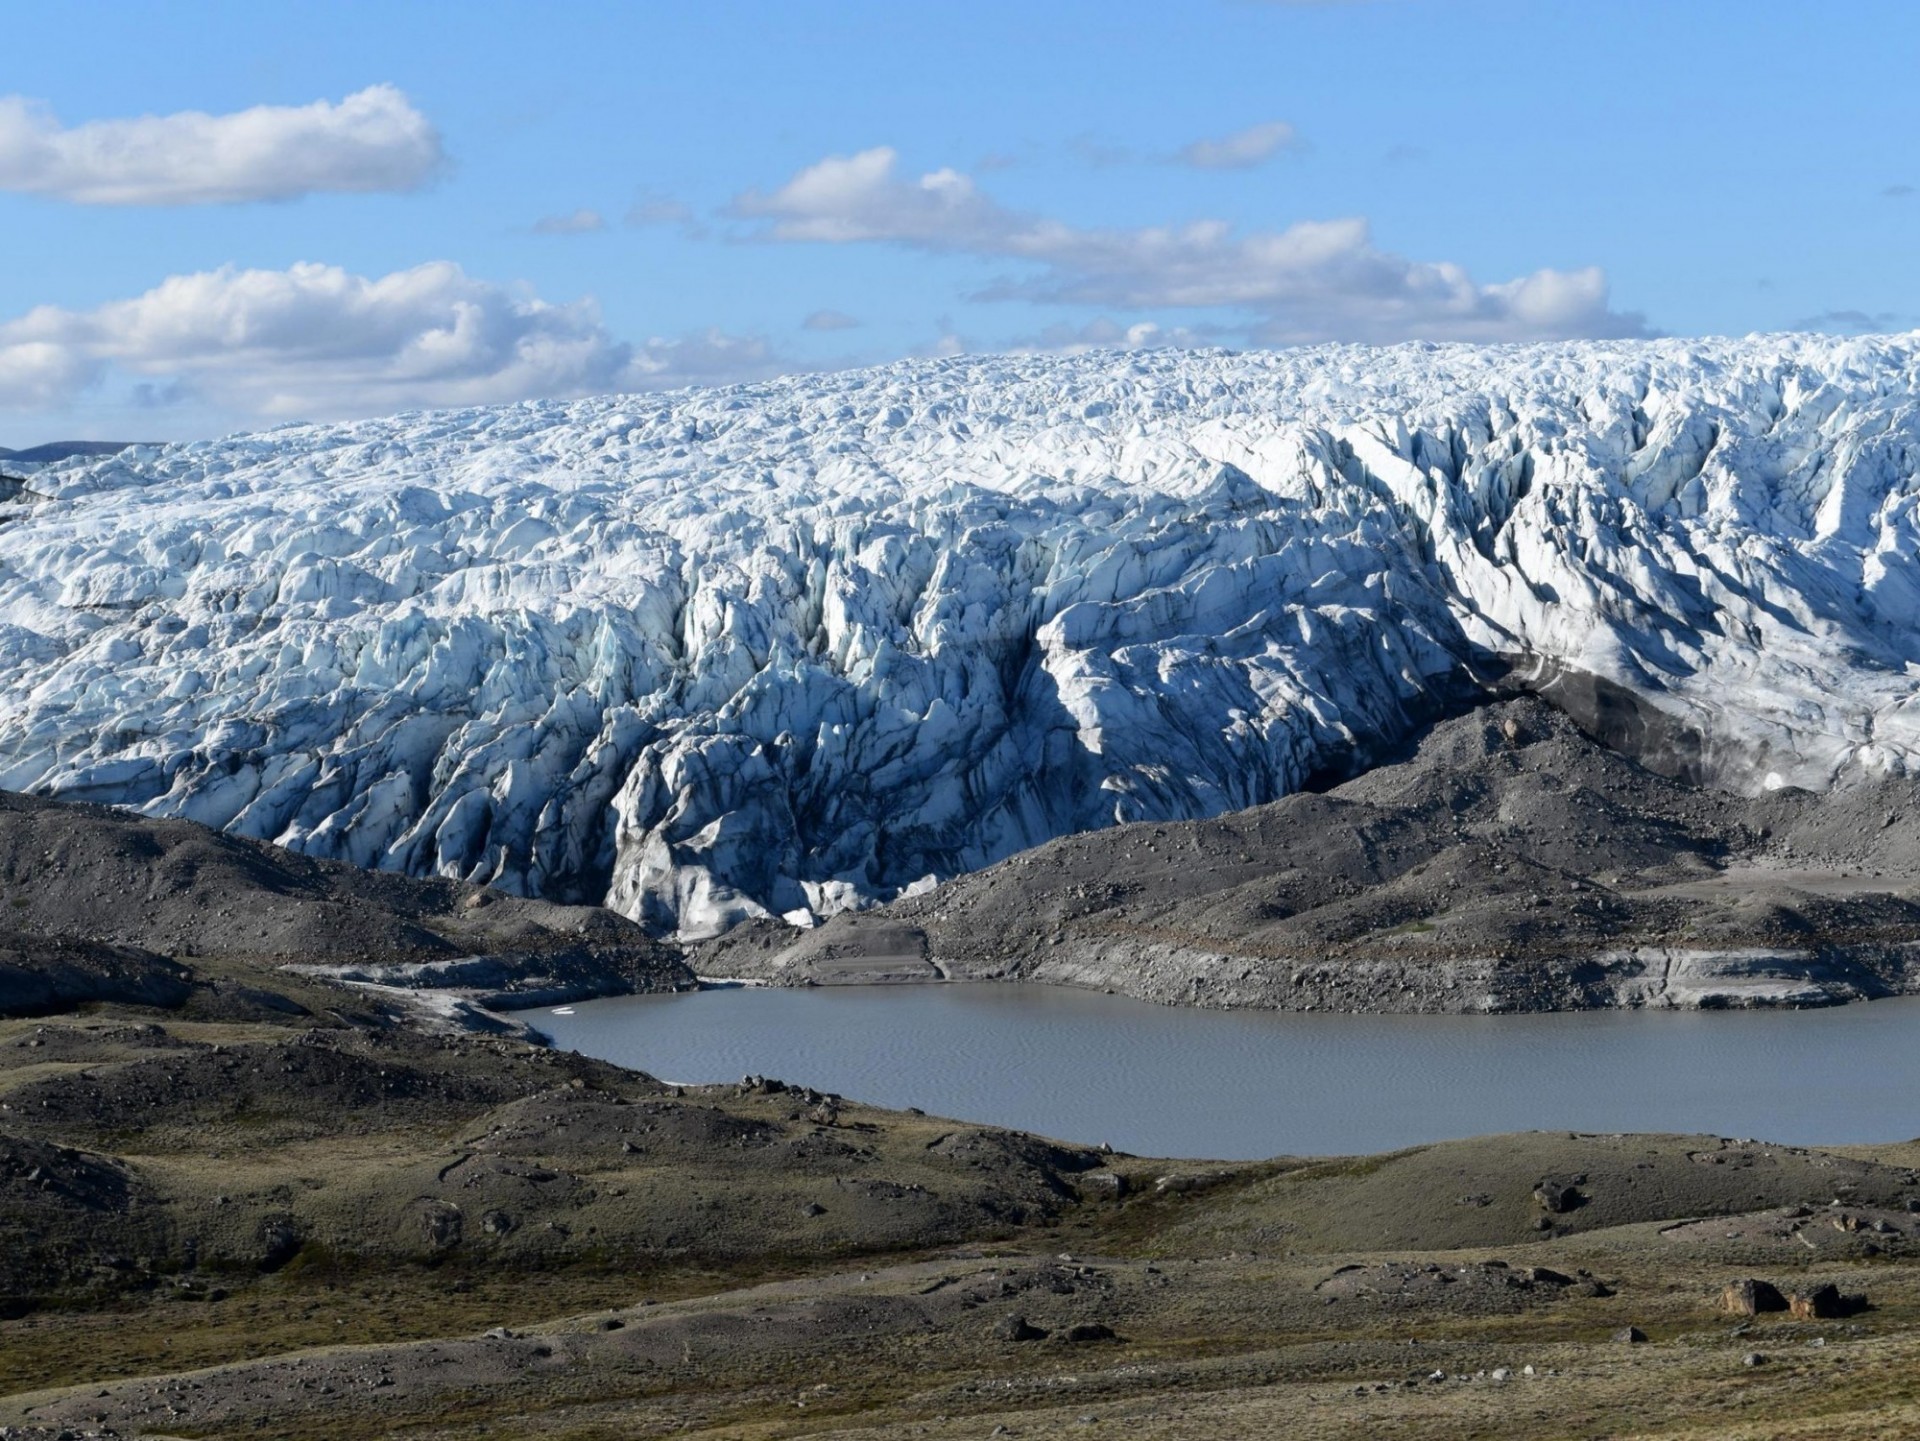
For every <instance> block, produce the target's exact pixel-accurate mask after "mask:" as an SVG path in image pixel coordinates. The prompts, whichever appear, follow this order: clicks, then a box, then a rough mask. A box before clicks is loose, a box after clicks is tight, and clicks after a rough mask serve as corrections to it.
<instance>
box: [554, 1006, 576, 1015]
mask: <svg viewBox="0 0 1920 1441" xmlns="http://www.w3.org/2000/svg"><path fill="white" fill-rule="evenodd" d="M553 1014H554V1015H556V1016H571V1015H572V1014H573V1007H572V1006H555V1007H554V1008H553Z"/></svg>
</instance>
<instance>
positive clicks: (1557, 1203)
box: [1533, 1176, 1587, 1216]
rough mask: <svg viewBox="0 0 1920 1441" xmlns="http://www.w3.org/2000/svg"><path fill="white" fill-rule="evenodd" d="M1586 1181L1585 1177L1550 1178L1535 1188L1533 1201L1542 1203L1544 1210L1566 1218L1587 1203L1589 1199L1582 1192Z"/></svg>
mask: <svg viewBox="0 0 1920 1441" xmlns="http://www.w3.org/2000/svg"><path fill="white" fill-rule="evenodd" d="M1586 1179H1587V1178H1586V1177H1585V1176H1575V1177H1573V1178H1572V1179H1571V1180H1560V1179H1556V1178H1554V1177H1548V1178H1547V1179H1546V1180H1544V1181H1542V1182H1541V1183H1540V1184H1539V1185H1537V1186H1535V1187H1534V1188H1533V1199H1534V1200H1535V1201H1537V1202H1539V1203H1540V1206H1541V1208H1542V1209H1543V1210H1546V1211H1549V1212H1551V1213H1552V1214H1553V1215H1556V1216H1564V1215H1565V1214H1566V1213H1567V1212H1569V1211H1574V1210H1578V1209H1579V1208H1580V1207H1581V1206H1584V1205H1585V1204H1586V1203H1587V1198H1586V1197H1585V1196H1584V1195H1583V1194H1581V1191H1580V1187H1581V1186H1582V1185H1584V1184H1585V1183H1586Z"/></svg>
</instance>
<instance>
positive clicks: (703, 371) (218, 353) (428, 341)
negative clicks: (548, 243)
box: [0, 261, 778, 418]
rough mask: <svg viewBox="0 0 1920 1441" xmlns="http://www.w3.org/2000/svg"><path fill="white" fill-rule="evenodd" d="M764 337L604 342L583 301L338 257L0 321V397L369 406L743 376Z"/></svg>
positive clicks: (264, 410) (290, 412) (262, 412)
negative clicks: (361, 266) (109, 392)
mask: <svg viewBox="0 0 1920 1441" xmlns="http://www.w3.org/2000/svg"><path fill="white" fill-rule="evenodd" d="M777 364H778V362H777V359H776V357H774V356H773V355H772V353H771V352H770V350H769V349H768V346H767V344H766V342H765V341H764V340H761V339H758V338H755V337H742V336H728V335H724V334H722V333H720V332H719V331H705V332H701V333H698V334H695V335H691V336H686V337H679V338H659V339H653V340H648V341H646V342H644V343H642V344H640V345H630V344H627V343H625V342H622V341H619V340H616V339H615V338H614V337H613V336H612V335H611V334H609V333H608V331H607V329H606V327H605V326H604V325H603V324H602V322H601V319H600V315H599V311H598V309H597V308H596V307H595V306H594V304H593V303H592V302H591V301H586V300H582V301H576V302H573V303H571V304H566V305H554V304H549V303H548V302H546V301H543V300H540V299H539V298H538V297H536V296H533V295H530V294H527V293H524V292H522V291H518V290H514V289H510V288H508V287H505V286H500V285H495V284H492V283H490V282H488V281H484V280H478V279H475V278H474V277H472V276H470V275H468V274H467V273H466V272H465V271H463V270H462V269H461V268H460V267H459V266H458V265H455V264H453V263H452V262H451V261H435V262H432V263H429V264H426V265H419V266H415V267H414V268H412V269H410V270H400V271H396V272H394V273H393V274H391V275H386V276H382V277H379V278H377V279H368V278H366V277H364V276H359V275H353V274H350V273H349V272H347V271H345V270H342V269H340V268H339V267H337V266H330V265H315V264H300V265H295V266H293V267H291V268H290V269H287V270H238V269H233V268H231V267H229V268H225V269H221V270H213V271H205V272H201V273H199V274H194V275H177V276H173V277H171V278H170V279H168V280H166V281H164V282H162V283H161V284H160V285H158V286H155V287H154V288H153V289H152V290H149V291H147V292H146V293H145V294H144V295H139V296H136V297H134V298H133V299H130V300H119V301H113V302H110V303H108V304H106V305H102V306H99V307H98V308H96V309H93V310H85V311H76V310H66V309H61V308H59V307H55V306H42V307H40V308H39V309H36V310H32V311H29V312H28V313H27V314H25V315H23V316H21V317H19V318H18V319H15V320H11V321H5V322H0V405H5V406H9V407H18V408H22V409H45V408H49V407H51V406H55V405H59V404H62V403H65V402H67V401H71V400H73V399H75V398H76V397H77V396H78V395H79V394H80V393H81V392H83V391H85V390H87V389H88V388H90V387H92V386H96V385H98V384H100V383H101V382H102V381H103V380H104V379H105V378H106V377H107V375H108V374H109V373H110V372H114V371H117V372H120V373H122V374H125V375H126V376H128V377H131V378H134V379H136V380H137V381H139V382H141V383H142V385H143V386H144V389H142V390H140V391H139V394H143V395H148V396H153V397H161V398H166V397H172V398H179V397H183V396H192V397H194V398H197V399H199V400H202V401H205V402H208V403H210V404H212V405H215V406H218V407H221V408H223V409H227V410H230V411H233V412H237V413H239V414H243V415H248V416H258V417H269V418H273V417H292V416H298V417H311V418H319V417H330V416H345V415H366V414H375V413H378V412H381V411H389V410H401V409H407V408H411V407H419V406H449V405H479V404H490V403H496V402H502V401H512V400H522V399H527V398H530V397H536V396H568V395H582V394H590V393H593V392H597V391H612V390H628V389H661V388H666V387H670V386H675V385H685V384H691V383H695V382H703V381H720V380H739V379H746V378H749V377H752V376H757V375H765V374H768V373H771V372H772V371H773V370H774V369H775V368H776V367H777Z"/></svg>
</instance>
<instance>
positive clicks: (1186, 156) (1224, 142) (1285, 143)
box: [1179, 120, 1300, 170]
mask: <svg viewBox="0 0 1920 1441" xmlns="http://www.w3.org/2000/svg"><path fill="white" fill-rule="evenodd" d="M1299 144H1300V137H1299V135H1298V134H1297V133H1296V132H1295V130H1294V128H1293V127H1292V126H1291V125H1289V124H1287V122H1286V121H1284V120H1269V121H1267V122H1266V123H1265V124H1264V125H1250V126H1248V127H1247V128H1246V129H1245V130H1236V131H1235V132H1234V133H1233V134H1231V135H1225V136H1222V137H1221V138H1220V139H1218V140H1196V141H1194V142H1193V143H1192V144H1191V145H1188V146H1186V147H1185V148H1183V149H1182V150H1181V151H1180V155H1179V160H1180V162H1181V164H1183V165H1191V166H1193V167H1194V168H1195V169H1197V170H1246V169H1250V168H1251V167H1253V166H1255V165H1258V164H1260V163H1261V162H1262V161H1265V160H1271V159H1272V158H1273V157H1274V156H1275V155H1278V154H1279V153H1280V152H1281V151H1282V150H1292V149H1295V148H1297V147H1298V146H1299Z"/></svg>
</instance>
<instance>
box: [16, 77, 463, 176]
mask: <svg viewBox="0 0 1920 1441" xmlns="http://www.w3.org/2000/svg"><path fill="white" fill-rule="evenodd" d="M444 162H445V156H444V154H443V153H442V151H441V148H440V137H439V135H438V134H436V133H435V131H434V129H433V127H432V126H431V125H429V124H428V123H427V119H426V117H425V116H423V115H422V114H420V112H419V111H417V110H415V109H414V108H413V106H412V105H411V104H410V103H409V102H408V100H407V97H406V96H405V95H403V94H401V93H400V91H398V90H396V89H395V88H394V87H393V86H391V85H374V86H370V87H368V88H367V89H365V90H362V91H359V92H358V93H356V94H353V95H349V96H347V98H346V99H344V100H342V101H340V102H339V103H338V104H334V103H332V102H330V101H326V100H318V101H315V102H314V103H313V104H311V105H301V106H283V105H259V106H255V107H254V108H253V109H251V110H241V111H238V112H236V113H234V114H231V115H206V114H203V113H201V112H199V111H194V110H188V111H182V112H181V113H179V114H177V115H146V116H141V117H140V118H138V119H134V120H95V121H91V122H89V123H87V124H85V125H77V126H74V127H73V128H71V129H64V128H62V127H61V125H60V123H59V122H58V121H57V120H56V119H55V118H54V117H53V115H52V114H51V112H49V111H48V110H47V109H46V108H45V107H44V106H42V105H38V104H36V103H34V102H32V101H29V100H26V99H24V98H22V97H20V96H17V95H13V96H5V97H0V189H3V190H19V191H25V192H27V193H29V194H35V195H49V196H54V197H56V198H58V199H62V200H71V201H73V202H75V203H76V204H80V205H208V204H228V203H233V202H237V201H245V200H289V199H292V198H293V197H295V196H299V195H306V194H310V193H313V192H316V191H369V190H413V189H417V188H418V187H419V186H421V185H424V184H425V183H426V182H427V181H428V180H429V179H431V178H432V177H433V175H434V174H435V173H436V172H437V171H438V170H439V169H440V168H441V166H442V165H443V164H444Z"/></svg>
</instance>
